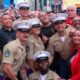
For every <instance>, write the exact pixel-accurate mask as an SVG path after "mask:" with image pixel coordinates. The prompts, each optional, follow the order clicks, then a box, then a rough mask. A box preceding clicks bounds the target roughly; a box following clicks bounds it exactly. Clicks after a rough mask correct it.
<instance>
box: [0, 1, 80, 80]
mask: <svg viewBox="0 0 80 80" xmlns="http://www.w3.org/2000/svg"><path fill="white" fill-rule="evenodd" d="M18 8H19V9H18V11H17V12H18V13H17V14H18V17H19V18H18V17H16V16H17V15H16V14H15V13H14V10H12V9H11V8H10V9H8V10H7V11H5V12H4V13H2V15H1V16H0V26H1V27H0V80H80V77H79V76H80V30H79V29H80V16H78V15H77V12H76V7H75V6H74V5H71V6H68V8H67V10H66V13H56V14H54V13H52V12H48V13H46V12H42V11H40V10H37V11H35V12H34V11H31V10H29V8H30V6H29V5H28V4H27V3H25V2H22V3H19V5H18ZM16 18H18V19H16Z"/></svg>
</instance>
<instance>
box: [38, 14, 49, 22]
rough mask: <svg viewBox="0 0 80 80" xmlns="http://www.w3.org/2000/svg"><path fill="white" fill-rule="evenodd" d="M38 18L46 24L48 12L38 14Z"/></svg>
mask: <svg viewBox="0 0 80 80" xmlns="http://www.w3.org/2000/svg"><path fill="white" fill-rule="evenodd" d="M39 19H40V21H41V22H42V23H43V24H47V23H49V22H50V18H49V16H48V14H46V13H45V14H41V15H40V16H39Z"/></svg>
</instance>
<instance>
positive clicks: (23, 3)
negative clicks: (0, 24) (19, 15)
mask: <svg viewBox="0 0 80 80" xmlns="http://www.w3.org/2000/svg"><path fill="white" fill-rule="evenodd" d="M18 7H19V8H20V7H30V5H29V4H28V3H27V2H21V3H19V4H18Z"/></svg>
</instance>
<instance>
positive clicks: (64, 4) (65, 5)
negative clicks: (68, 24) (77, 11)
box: [62, 0, 80, 10]
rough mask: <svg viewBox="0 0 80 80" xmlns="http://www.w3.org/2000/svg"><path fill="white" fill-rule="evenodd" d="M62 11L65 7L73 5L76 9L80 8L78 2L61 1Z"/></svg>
mask: <svg viewBox="0 0 80 80" xmlns="http://www.w3.org/2000/svg"><path fill="white" fill-rule="evenodd" d="M62 3H63V5H62V9H63V10H65V9H66V8H67V6H69V5H71V4H75V5H76V6H77V7H80V0H62Z"/></svg>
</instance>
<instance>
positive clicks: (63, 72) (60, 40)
mask: <svg viewBox="0 0 80 80" xmlns="http://www.w3.org/2000/svg"><path fill="white" fill-rule="evenodd" d="M65 20H66V17H65V16H64V14H60V13H59V14H57V15H56V16H55V17H54V19H53V23H54V28H55V29H56V30H57V33H56V34H54V35H53V36H52V37H51V38H50V40H49V46H48V51H49V52H50V53H51V54H52V56H53V58H54V61H53V63H52V65H51V69H52V70H56V71H57V73H58V74H59V75H60V76H61V77H62V78H64V79H68V78H69V70H68V64H67V59H68V57H69V56H70V53H71V49H72V44H71V39H70V37H69V32H68V31H67V30H68V29H67V30H66V23H65ZM58 56H59V57H58ZM56 58H57V59H56Z"/></svg>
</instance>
